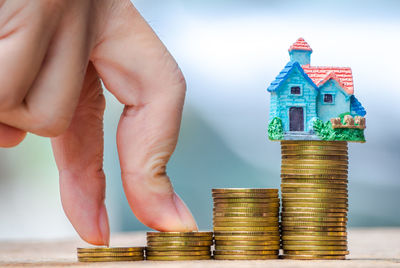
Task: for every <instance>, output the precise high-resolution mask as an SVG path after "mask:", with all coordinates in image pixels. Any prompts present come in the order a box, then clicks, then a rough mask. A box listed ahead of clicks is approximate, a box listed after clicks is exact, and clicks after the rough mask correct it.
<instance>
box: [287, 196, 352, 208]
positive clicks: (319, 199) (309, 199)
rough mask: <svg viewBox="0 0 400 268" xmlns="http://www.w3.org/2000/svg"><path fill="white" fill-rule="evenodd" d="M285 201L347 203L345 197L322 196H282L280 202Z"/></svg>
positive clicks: (291, 202)
mask: <svg viewBox="0 0 400 268" xmlns="http://www.w3.org/2000/svg"><path fill="white" fill-rule="evenodd" d="M286 203H290V204H293V203H313V204H315V203H318V204H329V205H330V204H333V205H337V204H341V205H346V206H347V205H348V200H347V198H322V197H303V198H301V197H300V198H289V197H285V198H282V204H286Z"/></svg>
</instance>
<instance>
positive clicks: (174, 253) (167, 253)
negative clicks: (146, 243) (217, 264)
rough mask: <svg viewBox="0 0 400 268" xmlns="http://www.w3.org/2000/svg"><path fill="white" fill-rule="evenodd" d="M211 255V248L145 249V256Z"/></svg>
mask: <svg viewBox="0 0 400 268" xmlns="http://www.w3.org/2000/svg"><path fill="white" fill-rule="evenodd" d="M207 255H211V250H210V249H209V250H205V251H200V250H192V251H189V250H186V251H163V250H160V251H157V250H146V256H147V257H148V256H207Z"/></svg>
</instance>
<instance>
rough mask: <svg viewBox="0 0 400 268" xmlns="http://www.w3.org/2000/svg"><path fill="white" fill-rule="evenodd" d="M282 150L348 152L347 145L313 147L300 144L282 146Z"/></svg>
mask: <svg viewBox="0 0 400 268" xmlns="http://www.w3.org/2000/svg"><path fill="white" fill-rule="evenodd" d="M281 148H283V149H288V150H290V149H299V150H302V149H314V150H338V149H339V150H347V145H342V144H320V145H317V144H313V145H309V144H307V145H305V144H304V145H298V144H282V145H281Z"/></svg>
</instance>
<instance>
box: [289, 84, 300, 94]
mask: <svg viewBox="0 0 400 268" xmlns="http://www.w3.org/2000/svg"><path fill="white" fill-rule="evenodd" d="M290 94H292V95H300V94H301V89H300V87H299V86H294V87H291V88H290Z"/></svg>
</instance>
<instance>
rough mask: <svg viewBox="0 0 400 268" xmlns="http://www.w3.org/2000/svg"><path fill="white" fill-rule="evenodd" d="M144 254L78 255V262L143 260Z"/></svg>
mask: <svg viewBox="0 0 400 268" xmlns="http://www.w3.org/2000/svg"><path fill="white" fill-rule="evenodd" d="M143 260H144V256H132V257H78V261H80V262H117V261H143Z"/></svg>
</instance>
